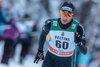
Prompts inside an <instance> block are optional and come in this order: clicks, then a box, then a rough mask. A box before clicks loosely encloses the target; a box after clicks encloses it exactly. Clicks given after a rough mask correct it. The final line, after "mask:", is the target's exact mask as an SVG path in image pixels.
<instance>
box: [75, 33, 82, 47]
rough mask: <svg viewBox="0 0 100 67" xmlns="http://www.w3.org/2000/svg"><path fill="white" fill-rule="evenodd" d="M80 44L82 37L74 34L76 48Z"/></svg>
mask: <svg viewBox="0 0 100 67" xmlns="http://www.w3.org/2000/svg"><path fill="white" fill-rule="evenodd" d="M81 42H82V36H81V35H80V34H78V32H76V33H75V43H77V46H80V45H81Z"/></svg>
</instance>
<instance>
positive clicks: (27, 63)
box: [0, 41, 42, 67]
mask: <svg viewBox="0 0 100 67" xmlns="http://www.w3.org/2000/svg"><path fill="white" fill-rule="evenodd" d="M3 47H4V42H3V41H1V42H0V61H1V58H2V54H3ZM20 51H21V45H18V46H17V47H16V53H15V57H14V59H10V60H9V65H8V66H7V65H4V64H1V63H0V67H41V65H42V61H41V62H39V63H38V64H35V63H33V61H34V56H32V55H28V56H27V57H26V58H25V60H24V63H23V64H20V63H18V61H19V54H20Z"/></svg>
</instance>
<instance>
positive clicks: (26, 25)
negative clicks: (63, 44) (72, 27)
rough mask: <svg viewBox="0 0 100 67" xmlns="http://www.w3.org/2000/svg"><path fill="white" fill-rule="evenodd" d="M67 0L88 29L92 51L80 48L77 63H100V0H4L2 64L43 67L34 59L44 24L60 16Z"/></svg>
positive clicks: (0, 11) (94, 66) (0, 8)
mask: <svg viewBox="0 0 100 67" xmlns="http://www.w3.org/2000/svg"><path fill="white" fill-rule="evenodd" d="M65 1H70V2H72V3H73V4H74V6H75V7H76V9H75V11H74V18H75V19H77V20H78V21H79V22H80V24H82V25H83V27H84V30H85V36H86V41H87V44H86V46H87V48H88V53H87V54H86V55H83V54H81V53H80V52H77V53H78V54H77V67H100V31H99V29H100V19H99V18H100V1H99V0H0V67H41V64H42V62H39V63H38V64H34V63H33V60H34V57H35V55H36V52H37V48H38V41H39V37H40V34H41V29H42V26H43V24H44V22H45V21H46V20H47V19H52V18H59V17H60V10H59V9H60V7H61V4H63V2H65ZM47 46H48V41H46V42H45V46H44V51H45V52H46V50H47Z"/></svg>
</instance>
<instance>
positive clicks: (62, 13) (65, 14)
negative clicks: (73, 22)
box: [60, 10, 73, 17]
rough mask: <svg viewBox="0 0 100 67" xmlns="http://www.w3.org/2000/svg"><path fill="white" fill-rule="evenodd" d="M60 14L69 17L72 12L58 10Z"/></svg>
mask: <svg viewBox="0 0 100 67" xmlns="http://www.w3.org/2000/svg"><path fill="white" fill-rule="evenodd" d="M60 13H61V15H62V16H66V17H71V16H72V15H73V13H65V12H64V11H62V10H60Z"/></svg>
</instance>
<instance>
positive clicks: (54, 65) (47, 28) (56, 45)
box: [34, 2, 87, 67]
mask: <svg viewBox="0 0 100 67" xmlns="http://www.w3.org/2000/svg"><path fill="white" fill-rule="evenodd" d="M74 9H75V7H74V5H73V4H72V3H71V2H64V4H63V5H62V6H61V8H60V13H61V18H56V19H48V20H47V21H46V22H45V25H44V26H43V28H42V33H41V36H40V40H39V48H38V52H37V54H36V57H35V60H34V63H38V61H39V60H43V59H44V61H43V64H42V67H71V65H72V56H73V53H74V50H75V45H77V46H78V49H79V51H80V52H81V53H83V54H86V53H87V48H86V46H85V44H86V40H85V35H84V30H83V27H82V26H81V25H80V24H79V22H78V21H76V20H75V19H73V11H74ZM48 33H49V34H50V41H49V45H48V51H47V53H46V56H45V58H44V52H43V45H44V42H45V40H46V35H47V34H48Z"/></svg>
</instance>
